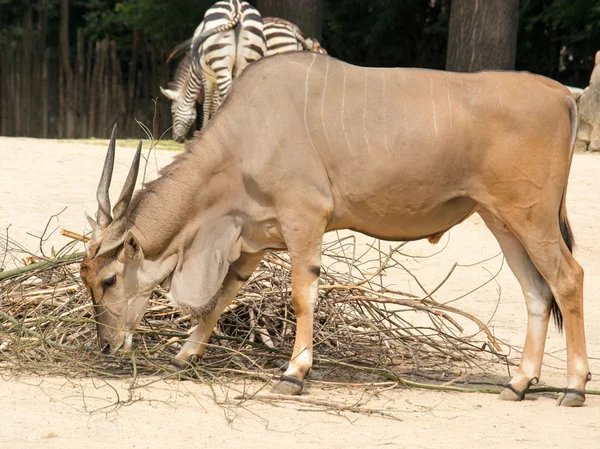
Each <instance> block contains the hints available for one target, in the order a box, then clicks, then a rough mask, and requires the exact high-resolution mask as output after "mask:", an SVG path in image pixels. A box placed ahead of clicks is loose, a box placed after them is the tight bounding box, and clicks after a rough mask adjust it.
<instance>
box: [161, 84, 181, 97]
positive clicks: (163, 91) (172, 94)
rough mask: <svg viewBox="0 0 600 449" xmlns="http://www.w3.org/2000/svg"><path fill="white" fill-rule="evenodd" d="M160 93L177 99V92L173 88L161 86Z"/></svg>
mask: <svg viewBox="0 0 600 449" xmlns="http://www.w3.org/2000/svg"><path fill="white" fill-rule="evenodd" d="M160 93H161V94H163V95H164V96H165V97H167V98H168V99H169V100H175V99H176V98H177V92H175V91H174V90H171V89H163V88H162V86H161V87H160Z"/></svg>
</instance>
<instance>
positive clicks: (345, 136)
mask: <svg viewBox="0 0 600 449" xmlns="http://www.w3.org/2000/svg"><path fill="white" fill-rule="evenodd" d="M340 63H341V64H342V69H344V82H343V84H342V132H343V133H344V138H345V139H346V143H347V144H348V149H349V150H350V152H351V153H352V147H351V146H350V141H349V140H348V134H347V133H346V125H345V123H344V107H345V103H346V67H345V66H344V63H343V62H341V61H340Z"/></svg>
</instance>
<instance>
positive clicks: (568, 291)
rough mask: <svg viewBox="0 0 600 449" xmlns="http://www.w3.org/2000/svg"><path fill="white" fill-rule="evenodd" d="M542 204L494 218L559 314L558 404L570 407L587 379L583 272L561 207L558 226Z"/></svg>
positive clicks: (579, 399) (556, 218) (580, 401)
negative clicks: (563, 381)
mask: <svg viewBox="0 0 600 449" xmlns="http://www.w3.org/2000/svg"><path fill="white" fill-rule="evenodd" d="M543 204H544V203H543V202H539V203H538V204H537V207H535V208H531V209H523V210H519V211H517V210H516V209H511V210H510V211H505V212H504V213H503V211H502V210H501V211H499V212H498V214H497V215H499V216H500V218H501V219H502V221H503V222H504V223H506V225H507V226H508V227H509V228H510V230H511V231H512V232H513V233H514V235H515V236H516V237H517V238H518V239H519V241H520V242H521V243H522V244H523V247H524V248H525V250H526V251H527V254H528V255H529V257H530V258H531V261H532V262H533V264H534V265H535V267H536V268H537V270H538V271H539V273H540V274H541V275H542V276H543V278H544V279H545V280H546V282H547V283H548V286H549V288H550V291H551V292H552V295H553V297H554V298H555V300H556V302H557V304H558V307H559V309H560V312H561V313H562V317H563V323H564V328H565V335H566V341H567V377H568V383H567V388H566V390H565V391H564V393H562V394H561V395H560V396H559V399H558V405H563V406H571V407H572V406H578V405H582V404H583V403H584V402H585V385H586V383H587V381H588V380H590V379H591V374H590V371H589V364H588V359H587V351H586V343H585V330H584V322H583V269H582V268H581V266H580V265H579V264H578V263H577V261H576V260H575V258H574V257H573V255H572V254H571V251H570V248H569V247H568V246H567V243H566V242H567V241H570V240H571V238H572V237H571V235H570V230H569V227H568V224H567V221H566V215H565V212H564V209H563V206H562V205H561V214H560V215H561V218H560V225H559V216H558V214H557V213H556V212H555V211H554V210H553V208H550V207H543ZM521 212H523V213H521ZM561 228H562V229H561Z"/></svg>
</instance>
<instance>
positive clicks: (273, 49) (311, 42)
mask: <svg viewBox="0 0 600 449" xmlns="http://www.w3.org/2000/svg"><path fill="white" fill-rule="evenodd" d="M262 21H263V30H264V34H265V40H266V42H267V54H266V56H271V55H276V54H278V53H286V52H288V51H299V50H307V51H314V52H316V53H324V54H327V52H326V51H325V49H324V48H323V47H321V45H320V44H319V43H318V41H317V40H316V39H306V38H305V37H304V35H303V34H302V31H300V28H298V25H296V24H295V23H292V22H288V21H287V20H283V19H280V18H278V17H263V19H262Z"/></svg>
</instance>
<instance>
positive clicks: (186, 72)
mask: <svg viewBox="0 0 600 449" xmlns="http://www.w3.org/2000/svg"><path fill="white" fill-rule="evenodd" d="M191 67H192V55H191V53H190V52H189V51H188V52H186V54H185V56H184V57H183V59H182V60H181V61H179V64H178V65H177V69H175V75H173V81H171V82H169V84H168V85H169V89H173V90H176V91H180V90H183V89H184V86H185V84H186V83H187V81H188V79H189V77H190V70H191Z"/></svg>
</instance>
